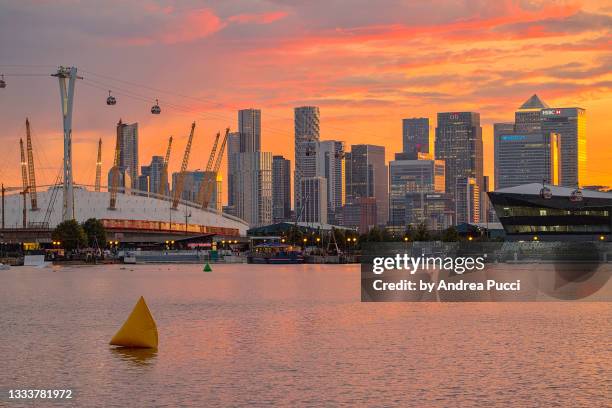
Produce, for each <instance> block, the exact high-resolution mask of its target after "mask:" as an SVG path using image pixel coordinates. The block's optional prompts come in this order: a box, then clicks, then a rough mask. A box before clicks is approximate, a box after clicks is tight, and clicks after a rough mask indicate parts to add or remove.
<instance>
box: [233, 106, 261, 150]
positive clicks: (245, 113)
mask: <svg viewBox="0 0 612 408" xmlns="http://www.w3.org/2000/svg"><path fill="white" fill-rule="evenodd" d="M238 133H240V151H241V152H259V151H260V150H261V110H259V109H242V110H239V111H238Z"/></svg>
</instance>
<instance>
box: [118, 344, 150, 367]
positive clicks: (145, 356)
mask: <svg viewBox="0 0 612 408" xmlns="http://www.w3.org/2000/svg"><path fill="white" fill-rule="evenodd" d="M110 350H111V353H113V355H115V356H116V357H118V358H120V359H122V360H124V361H129V362H131V363H134V364H136V365H142V366H146V365H151V364H153V363H154V362H155V360H156V359H157V350H156V349H148V348H135V347H111V349H110Z"/></svg>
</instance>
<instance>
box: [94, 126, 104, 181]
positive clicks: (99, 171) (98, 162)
mask: <svg viewBox="0 0 612 408" xmlns="http://www.w3.org/2000/svg"><path fill="white" fill-rule="evenodd" d="M101 176H102V138H100V139H99V140H98V158H97V160H96V184H95V187H94V189H95V191H97V192H100V177H101Z"/></svg>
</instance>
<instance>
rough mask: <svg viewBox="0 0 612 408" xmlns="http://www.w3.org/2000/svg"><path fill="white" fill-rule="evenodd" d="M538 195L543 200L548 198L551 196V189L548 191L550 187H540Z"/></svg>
mask: <svg viewBox="0 0 612 408" xmlns="http://www.w3.org/2000/svg"><path fill="white" fill-rule="evenodd" d="M540 197H542V198H543V199H545V200H550V199H551V198H552V191H550V188H548V187H542V189H541V190H540Z"/></svg>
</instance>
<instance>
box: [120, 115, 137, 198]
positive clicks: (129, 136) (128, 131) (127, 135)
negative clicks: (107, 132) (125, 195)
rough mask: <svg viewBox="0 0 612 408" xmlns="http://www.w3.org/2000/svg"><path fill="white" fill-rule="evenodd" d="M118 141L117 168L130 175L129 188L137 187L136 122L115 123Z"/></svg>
mask: <svg viewBox="0 0 612 408" xmlns="http://www.w3.org/2000/svg"><path fill="white" fill-rule="evenodd" d="M117 139H118V141H119V168H121V169H123V170H124V171H126V172H127V173H128V175H129V177H130V180H131V182H130V186H129V187H130V188H133V189H137V188H138V170H139V168H138V123H132V124H127V123H123V122H122V121H121V119H119V123H117Z"/></svg>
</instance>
